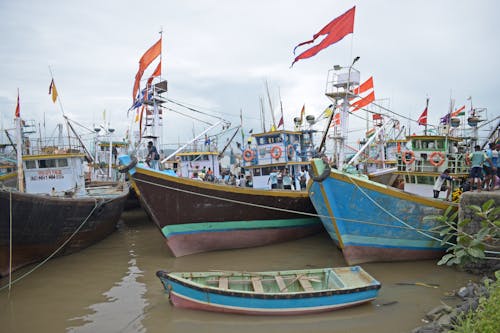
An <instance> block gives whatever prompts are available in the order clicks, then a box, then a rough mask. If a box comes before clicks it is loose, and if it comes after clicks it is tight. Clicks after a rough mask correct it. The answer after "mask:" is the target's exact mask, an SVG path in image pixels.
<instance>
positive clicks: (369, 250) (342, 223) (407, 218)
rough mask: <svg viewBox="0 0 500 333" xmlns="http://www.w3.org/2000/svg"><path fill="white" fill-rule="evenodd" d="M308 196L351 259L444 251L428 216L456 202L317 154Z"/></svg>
mask: <svg viewBox="0 0 500 333" xmlns="http://www.w3.org/2000/svg"><path fill="white" fill-rule="evenodd" d="M312 169H313V172H314V175H315V178H314V179H315V181H314V182H313V183H312V184H311V186H310V188H309V196H310V199H311V201H312V202H313V204H314V207H315V208H316V210H317V212H318V214H319V215H320V216H321V220H322V222H323V225H324V226H325V229H326V230H327V232H328V233H329V235H330V237H331V238H332V239H333V240H334V241H335V243H336V244H337V246H338V247H339V248H340V249H341V250H342V253H343V255H344V258H345V260H346V262H347V263H348V264H349V265H355V264H359V263H364V262H371V261H400V260H420V259H434V258H439V257H441V256H442V255H443V254H444V252H445V250H446V247H445V246H443V245H441V242H440V238H439V234H438V233H436V232H432V231H431V229H432V228H433V227H435V226H437V225H438V223H439V222H437V221H435V220H432V219H425V217H426V216H430V215H440V214H442V212H443V211H444V210H446V209H447V208H448V207H450V206H453V207H457V208H458V206H457V204H455V203H452V202H448V201H443V200H439V199H433V198H426V197H422V196H418V195H415V194H412V193H407V192H404V191H402V190H399V189H396V188H394V187H390V186H386V185H382V184H379V183H376V182H373V181H370V180H368V179H367V178H366V177H361V176H356V175H352V174H348V173H345V172H341V171H338V170H336V169H329V167H327V166H326V165H325V164H324V162H323V161H322V160H319V159H314V160H313V161H312Z"/></svg>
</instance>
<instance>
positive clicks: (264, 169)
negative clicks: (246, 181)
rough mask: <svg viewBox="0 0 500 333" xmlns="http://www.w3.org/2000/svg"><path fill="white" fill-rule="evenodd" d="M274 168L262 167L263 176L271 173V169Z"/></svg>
mask: <svg viewBox="0 0 500 333" xmlns="http://www.w3.org/2000/svg"><path fill="white" fill-rule="evenodd" d="M273 169H274V168H269V167H268V168H262V176H267V175H269V174H270V173H271V170H273Z"/></svg>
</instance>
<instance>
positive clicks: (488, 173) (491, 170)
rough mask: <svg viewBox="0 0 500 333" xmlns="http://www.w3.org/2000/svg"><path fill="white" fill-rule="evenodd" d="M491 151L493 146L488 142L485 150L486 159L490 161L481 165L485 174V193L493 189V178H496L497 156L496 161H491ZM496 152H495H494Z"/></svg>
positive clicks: (493, 148)
mask: <svg viewBox="0 0 500 333" xmlns="http://www.w3.org/2000/svg"><path fill="white" fill-rule="evenodd" d="M493 150H495V144H494V143H492V142H490V143H489V145H488V149H486V157H488V158H489V159H490V162H491V163H490V162H488V161H485V162H484V164H483V170H484V174H485V179H484V188H485V190H486V191H489V190H490V189H493V187H495V176H496V170H495V167H496V159H498V154H497V156H496V159H495V160H494V159H493ZM495 152H496V151H495Z"/></svg>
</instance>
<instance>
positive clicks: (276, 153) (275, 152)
mask: <svg viewBox="0 0 500 333" xmlns="http://www.w3.org/2000/svg"><path fill="white" fill-rule="evenodd" d="M281 154H283V150H282V149H281V147H280V146H274V147H273V148H271V157H272V158H275V159H279V158H280V157H281Z"/></svg>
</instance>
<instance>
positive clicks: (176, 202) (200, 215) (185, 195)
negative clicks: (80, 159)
mask: <svg viewBox="0 0 500 333" xmlns="http://www.w3.org/2000/svg"><path fill="white" fill-rule="evenodd" d="M193 156H194V155H193ZM120 160H121V162H122V164H124V165H130V164H131V162H130V161H131V160H130V157H128V156H122V157H120ZM132 164H133V163H132ZM127 169H128V172H129V175H130V181H131V182H132V187H133V188H134V189H135V190H136V192H138V196H139V198H140V200H141V204H142V207H143V208H144V209H145V210H146V212H147V213H148V215H149V216H150V217H151V219H152V220H153V222H154V223H155V224H156V225H157V227H158V228H159V229H160V230H161V232H162V234H163V236H164V237H165V241H166V244H167V246H168V248H169V249H170V250H171V252H172V254H173V255H174V256H176V257H179V256H184V255H188V254H193V253H200V252H207V251H214V250H226V249H235V248H245V247H255V246H262V245H268V244H274V243H277V242H283V241H289V240H293V239H298V238H301V237H305V236H309V235H312V234H315V233H318V232H320V231H321V230H322V229H323V226H322V225H321V222H320V220H319V219H318V218H317V217H316V215H315V210H314V207H313V205H312V203H311V201H310V200H309V197H308V194H307V192H305V191H302V192H301V191H287V190H259V189H254V188H249V187H237V186H230V185H224V184H216V183H212V182H206V181H200V180H196V179H191V178H183V177H178V176H175V175H172V173H171V172H168V171H167V172H162V171H157V170H152V169H150V168H147V167H144V166H140V165H134V166H133V167H127Z"/></svg>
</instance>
